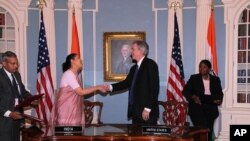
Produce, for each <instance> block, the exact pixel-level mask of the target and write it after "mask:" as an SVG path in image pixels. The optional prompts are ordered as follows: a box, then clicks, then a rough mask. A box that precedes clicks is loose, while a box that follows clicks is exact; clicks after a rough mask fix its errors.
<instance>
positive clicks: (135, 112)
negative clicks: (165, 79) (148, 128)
mask: <svg viewBox="0 0 250 141" xmlns="http://www.w3.org/2000/svg"><path fill="white" fill-rule="evenodd" d="M135 69H136V65H134V66H132V67H131V69H130V71H129V74H128V75H127V77H126V79H125V80H123V81H121V82H118V83H115V84H112V87H113V91H119V90H124V89H130V87H131V83H132V80H133V76H134V72H135ZM159 83H160V82H159V71H158V66H157V64H156V63H155V62H154V61H153V60H152V59H149V58H147V57H145V58H144V59H143V60H142V63H141V66H140V67H139V70H138V74H137V77H136V80H135V86H134V91H135V92H134V93H135V95H134V104H133V107H132V108H128V118H131V116H132V117H135V118H141V116H142V112H143V110H144V108H149V109H151V112H150V118H158V117H159V107H158V95H159Z"/></svg>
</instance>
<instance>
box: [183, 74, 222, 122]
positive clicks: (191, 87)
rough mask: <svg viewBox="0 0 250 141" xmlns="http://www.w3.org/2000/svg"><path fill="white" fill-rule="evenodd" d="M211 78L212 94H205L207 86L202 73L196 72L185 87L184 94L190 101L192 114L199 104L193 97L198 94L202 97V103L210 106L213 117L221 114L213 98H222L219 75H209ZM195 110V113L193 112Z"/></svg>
mask: <svg viewBox="0 0 250 141" xmlns="http://www.w3.org/2000/svg"><path fill="white" fill-rule="evenodd" d="M209 78H210V92H211V96H207V95H205V94H204V91H205V88H204V84H203V80H202V76H201V75H200V74H194V75H192V76H191V77H190V79H189V80H188V82H187V84H186V85H185V87H184V89H183V95H184V96H185V97H186V99H187V100H188V102H189V114H190V115H192V114H194V113H195V112H196V110H197V109H196V108H197V106H199V105H198V104H196V103H194V101H193V99H192V98H191V97H192V96H193V95H196V96H198V97H199V98H200V100H201V103H202V105H201V106H204V105H205V106H209V107H210V108H209V109H210V110H211V111H210V114H211V117H213V118H215V117H217V116H218V115H219V111H218V105H217V104H214V103H213V100H222V99H223V92H222V88H221V82H220V79H219V77H216V76H212V75H209ZM193 112H194V113H193Z"/></svg>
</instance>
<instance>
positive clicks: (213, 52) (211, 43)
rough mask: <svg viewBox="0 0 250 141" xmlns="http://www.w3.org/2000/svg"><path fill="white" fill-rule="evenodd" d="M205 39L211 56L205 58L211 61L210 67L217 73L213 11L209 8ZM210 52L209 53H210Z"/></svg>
mask: <svg viewBox="0 0 250 141" xmlns="http://www.w3.org/2000/svg"><path fill="white" fill-rule="evenodd" d="M207 41H208V45H209V48H210V49H209V50H210V51H209V52H208V53H209V55H208V56H210V57H211V58H207V59H209V60H210V61H211V63H212V69H213V71H214V72H215V73H216V75H218V67H217V66H218V65H217V51H216V36H215V24H214V11H213V10H211V15H210V19H209V23H208V32H207ZM210 53H211V54H210Z"/></svg>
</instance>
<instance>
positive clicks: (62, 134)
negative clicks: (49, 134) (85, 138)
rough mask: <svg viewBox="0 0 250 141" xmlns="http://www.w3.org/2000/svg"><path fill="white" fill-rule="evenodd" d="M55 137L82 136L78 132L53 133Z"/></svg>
mask: <svg viewBox="0 0 250 141" xmlns="http://www.w3.org/2000/svg"><path fill="white" fill-rule="evenodd" d="M55 136H82V133H80V132H78V133H77V132H55Z"/></svg>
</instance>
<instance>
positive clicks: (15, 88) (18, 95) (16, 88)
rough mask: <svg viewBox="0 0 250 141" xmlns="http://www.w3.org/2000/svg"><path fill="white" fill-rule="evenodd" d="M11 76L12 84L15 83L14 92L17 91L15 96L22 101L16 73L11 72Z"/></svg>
mask: <svg viewBox="0 0 250 141" xmlns="http://www.w3.org/2000/svg"><path fill="white" fill-rule="evenodd" d="M11 77H12V85H13V90H14V93H15V97H16V98H18V101H19V102H21V97H20V93H19V90H18V86H17V83H16V79H15V76H14V74H11Z"/></svg>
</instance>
